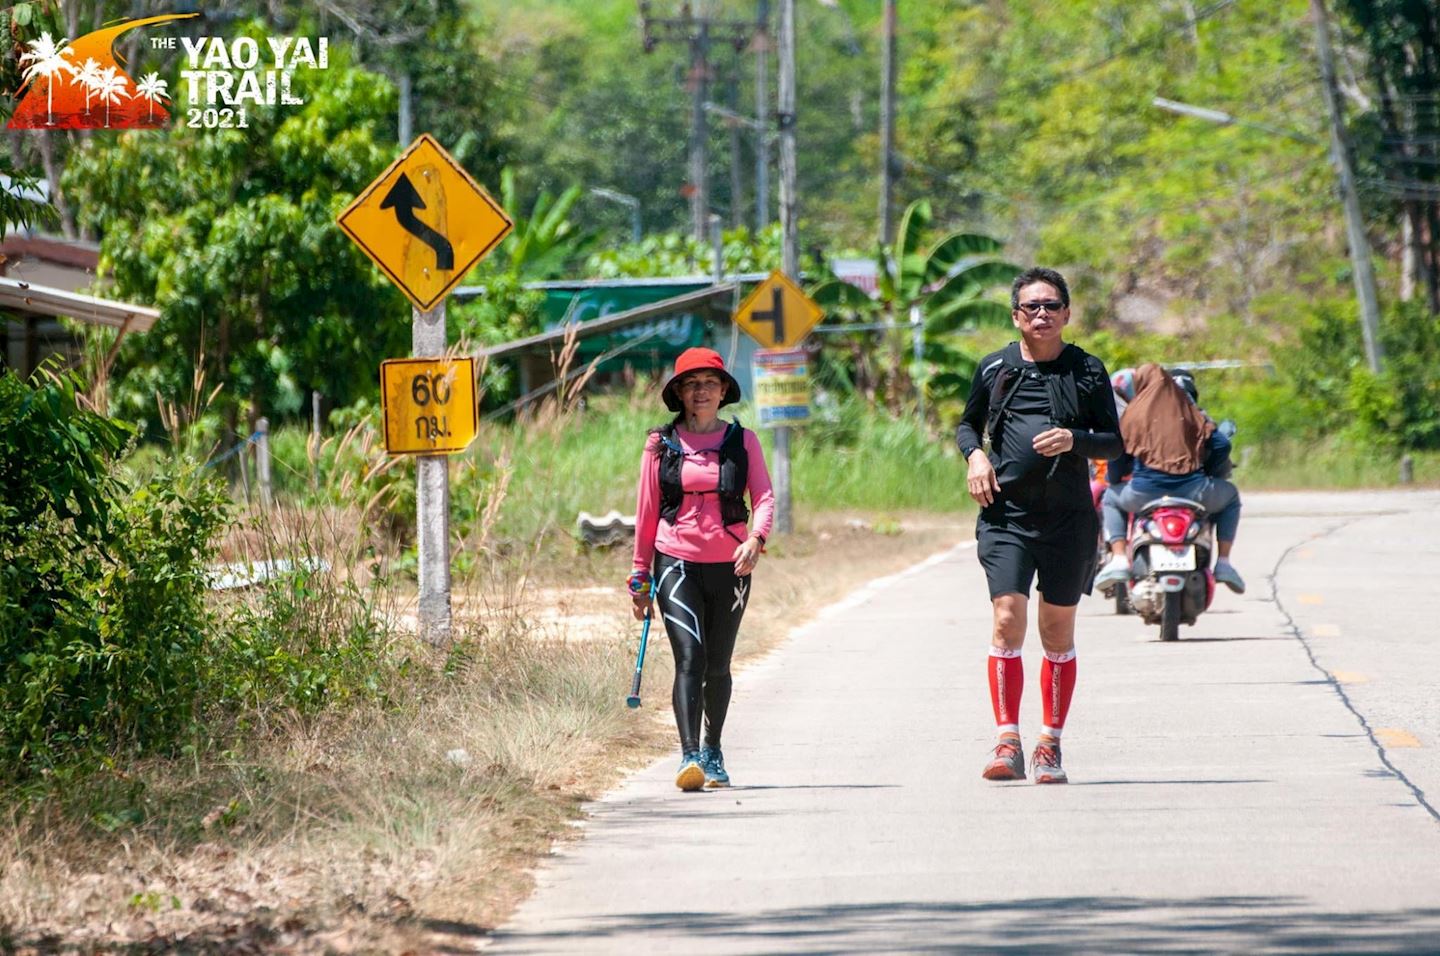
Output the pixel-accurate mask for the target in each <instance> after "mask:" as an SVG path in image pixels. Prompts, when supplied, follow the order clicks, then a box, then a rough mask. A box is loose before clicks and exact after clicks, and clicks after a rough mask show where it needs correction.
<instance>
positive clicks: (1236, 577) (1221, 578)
mask: <svg viewBox="0 0 1440 956" xmlns="http://www.w3.org/2000/svg"><path fill="white" fill-rule="evenodd" d="M1215 580H1216V581H1218V582H1220V583H1221V584H1223V585H1225V586H1226V587H1227V588H1229V589H1230V590H1232V591H1234V592H1235V593H1236V594H1244V593H1245V579H1244V578H1242V577H1241V576H1240V572H1239V571H1236V570H1235V565H1233V564H1231V563H1230V562H1229V561H1217V562H1215Z"/></svg>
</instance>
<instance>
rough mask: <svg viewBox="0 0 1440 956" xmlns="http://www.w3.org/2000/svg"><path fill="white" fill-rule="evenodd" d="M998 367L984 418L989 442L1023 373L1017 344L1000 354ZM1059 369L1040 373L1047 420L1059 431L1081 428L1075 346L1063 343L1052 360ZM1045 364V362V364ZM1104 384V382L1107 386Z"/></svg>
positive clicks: (1079, 362)
mask: <svg viewBox="0 0 1440 956" xmlns="http://www.w3.org/2000/svg"><path fill="white" fill-rule="evenodd" d="M1001 356H1002V357H1001V364H1000V368H999V369H998V370H996V372H995V377H994V378H993V379H991V380H990V403H989V404H990V410H989V414H988V415H987V416H986V418H985V432H986V434H987V435H988V436H989V437H990V440H991V441H994V440H995V430H996V427H997V426H998V425H999V424H1000V422H1001V420H1002V419H1003V418H1004V416H1005V412H1006V410H1007V409H1008V408H1009V407H1010V400H1011V399H1013V398H1014V397H1015V393H1016V392H1018V391H1019V390H1020V389H1019V387H1018V386H1019V385H1020V378H1021V376H1023V375H1025V374H1026V369H1025V360H1024V359H1023V358H1021V356H1020V344H1019V343H1018V342H1011V343H1010V344H1009V345H1007V346H1005V348H1004V350H1003V351H1002V353H1001ZM1055 362H1056V363H1058V364H1059V369H1058V370H1057V371H1055V372H1053V373H1050V374H1046V373H1044V372H1041V373H1040V378H1041V380H1042V381H1043V382H1044V383H1045V393H1046V395H1047V396H1048V397H1049V399H1050V420H1051V421H1052V422H1053V423H1055V424H1056V425H1058V426H1060V427H1061V428H1083V427H1085V425H1084V423H1083V422H1082V421H1081V418H1080V388H1079V385H1078V384H1077V382H1076V379H1077V378H1079V377H1080V375H1081V374H1082V373H1083V372H1084V370H1085V352H1084V351H1083V350H1081V349H1080V348H1078V347H1077V346H1075V345H1069V344H1067V345H1066V346H1065V348H1064V349H1063V350H1061V352H1060V355H1059V356H1058V357H1057V358H1056V359H1055ZM1047 364H1049V363H1047ZM1107 384H1108V383H1107Z"/></svg>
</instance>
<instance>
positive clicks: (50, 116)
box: [20, 30, 75, 126]
mask: <svg viewBox="0 0 1440 956" xmlns="http://www.w3.org/2000/svg"><path fill="white" fill-rule="evenodd" d="M25 45H26V46H28V47H29V48H30V52H29V53H23V54H21V56H20V63H21V65H24V64H25V63H29V64H30V65H29V66H27V67H25V72H24V73H23V74H22V76H23V78H24V80H25V82H27V83H28V82H30V81H31V80H33V79H34V78H35V77H37V76H43V77H45V123H46V125H47V126H54V125H55V108H54V97H55V74H56V73H59V72H61V71H68V72H71V73H73V72H75V65H74V64H73V63H71V62H70V61H69V60H68V59H67V57H69V56H70V55H71V54H73V53H74V52H75V50H74V48H72V47H71V46H70V41H69V40H67V39H65V38H64V37H61V39H60V42H59V43H56V42H55V41H54V39H52V38H51V36H50V33H49V31H48V30H47V31H46V32H44V33H42V34H40V39H38V40H31V41H29V42H28V43H26V44H25Z"/></svg>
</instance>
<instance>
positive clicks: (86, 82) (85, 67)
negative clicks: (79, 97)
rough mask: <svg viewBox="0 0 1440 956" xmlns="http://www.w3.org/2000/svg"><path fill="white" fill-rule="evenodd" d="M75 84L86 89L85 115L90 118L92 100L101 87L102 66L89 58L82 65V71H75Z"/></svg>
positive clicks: (92, 58)
mask: <svg viewBox="0 0 1440 956" xmlns="http://www.w3.org/2000/svg"><path fill="white" fill-rule="evenodd" d="M74 82H76V83H79V84H80V85H81V86H83V87H85V115H86V116H89V115H90V98H91V97H92V96H94V95H95V91H96V89H98V88H99V86H100V64H99V63H96V62H95V58H94V57H89V56H87V57H86V58H85V62H84V63H81V64H80V69H78V70H76V71H75V79H74Z"/></svg>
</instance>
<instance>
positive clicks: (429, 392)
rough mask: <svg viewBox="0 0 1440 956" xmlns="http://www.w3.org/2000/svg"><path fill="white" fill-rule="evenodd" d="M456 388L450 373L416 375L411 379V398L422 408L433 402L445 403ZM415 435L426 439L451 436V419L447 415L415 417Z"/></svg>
mask: <svg viewBox="0 0 1440 956" xmlns="http://www.w3.org/2000/svg"><path fill="white" fill-rule="evenodd" d="M452 394H454V390H453V389H451V388H450V382H449V376H448V375H416V376H415V377H414V378H412V379H411V380H410V398H411V399H412V400H414V402H415V404H416V405H417V406H419V407H420V408H424V407H425V406H426V405H429V404H430V403H431V402H434V403H435V404H436V405H445V404H448V403H449V401H450V396H451V395H452ZM415 437H416V438H420V439H424V440H426V441H435V440H436V439H438V438H449V437H450V421H449V417H448V416H446V415H420V416H418V417H416V419H415Z"/></svg>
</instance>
